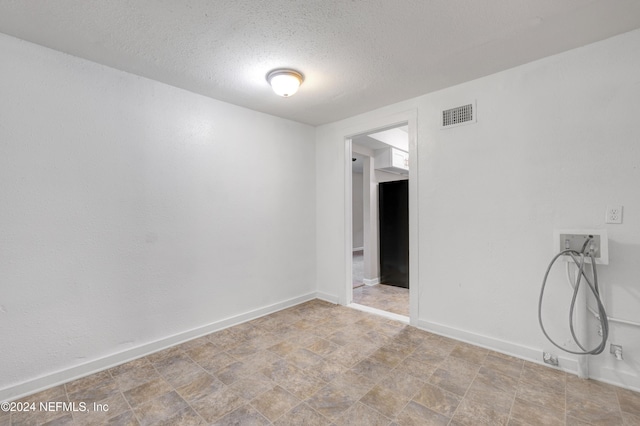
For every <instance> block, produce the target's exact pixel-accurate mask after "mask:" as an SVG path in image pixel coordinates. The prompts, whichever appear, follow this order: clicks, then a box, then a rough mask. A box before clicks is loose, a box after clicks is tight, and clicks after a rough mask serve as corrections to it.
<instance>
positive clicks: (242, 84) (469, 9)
mask: <svg viewBox="0 0 640 426" xmlns="http://www.w3.org/2000/svg"><path fill="white" fill-rule="evenodd" d="M636 28H640V1H638V0H430V1H427V0H405V1H389V0H360V1H358V0H352V1H347V0H295V1H293V0H270V1H258V0H182V1H178V0H108V1H102V0H55V1H54V0H51V1H37V0H0V32H3V33H6V34H9V35H12V36H15V37H18V38H21V39H24V40H28V41H31V42H34V43H37V44H41V45H43V46H47V47H51V48H53V49H57V50H60V51H63V52H66V53H70V54H72V55H75V56H79V57H83V58H86V59H89V60H92V61H95V62H98V63H101V64H104V65H108V66H110V67H113V68H117V69H120V70H124V71H128V72H131V73H134V74H138V75H141V76H144V77H148V78H152V79H155V80H158V81H161V82H164V83H167V84H171V85H173V86H177V87H181V88H183V89H187V90H190V91H192V92H196V93H200V94H203V95H206V96H210V97H212V98H215V99H219V100H222V101H226V102H230V103H233V104H237V105H241V106H245V107H248V108H251V109H254V110H258V111H264V112H267V113H269V114H273V115H277V116H281V117H286V118H290V119H292V120H296V121H300V122H304V123H309V124H313V125H317V124H323V123H327V122H332V121H335V120H339V119H342V118H346V117H349V116H352V115H355V114H358V113H362V112H366V111H369V110H372V109H374V108H377V107H380V106H384V105H388V104H391V103H393V102H397V101H400V100H404V99H408V98H411V97H415V96H418V95H422V94H425V93H428V92H431V91H435V90H438V89H441V88H444V87H449V86H452V85H455V84H458V83H461V82H464V81H468V80H472V79H475V78H478V77H481V76H484V75H488V74H492V73H495V72H497V71H501V70H504V69H507V68H511V67H514V66H517V65H520V64H523V63H526V62H530V61H533V60H536V59H539V58H542V57H545V56H549V55H552V54H555V53H558V52H562V51H565V50H568V49H571V48H574V47H578V46H582V45H585V44H588V43H591V42H594V41H597V40H601V39H604V38H608V37H610V36H613V35H616V34H620V33H623V32H626V31H630V30H632V29H636ZM280 67H293V68H296V69H298V70H300V71H301V72H302V73H303V74H304V75H305V77H306V81H305V83H304V84H303V86H302V87H301V89H300V91H299V92H298V93H297V94H296V95H295V96H294V97H292V98H286V99H285V98H280V97H277V96H276V95H274V94H273V93H272V92H271V91H270V88H269V86H268V85H267V83H266V81H265V75H266V74H267V72H269V71H270V70H272V69H274V68H280Z"/></svg>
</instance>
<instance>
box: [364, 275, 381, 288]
mask: <svg viewBox="0 0 640 426" xmlns="http://www.w3.org/2000/svg"><path fill="white" fill-rule="evenodd" d="M362 282H363V284H364V285H368V286H372V285H376V284H380V277H377V278H372V279H367V278H363V279H362Z"/></svg>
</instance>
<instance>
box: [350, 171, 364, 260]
mask: <svg viewBox="0 0 640 426" xmlns="http://www.w3.org/2000/svg"><path fill="white" fill-rule="evenodd" d="M351 184H352V191H351V199H352V202H351V205H352V210H351V212H352V215H353V228H352V232H353V249H354V250H355V249H362V247H363V246H364V240H363V231H364V222H363V221H364V212H363V208H364V206H363V203H364V197H363V195H364V193H363V181H362V173H359V172H352V173H351Z"/></svg>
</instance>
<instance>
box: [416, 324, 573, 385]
mask: <svg viewBox="0 0 640 426" xmlns="http://www.w3.org/2000/svg"><path fill="white" fill-rule="evenodd" d="M417 327H418V328H421V329H423V330H426V331H429V332H431V333H434V334H438V335H440V336H444V337H450V338H452V339H455V340H460V341H462V342H465V343H470V344H472V345H475V346H480V347H481V348H485V349H490V350H492V351H496V352H500V353H503V354H505V355H511V356H514V357H517V358H521V359H525V360H527V361H531V362H534V363H536V364H544V361H543V360H542V349H538V348H532V347H529V346H524V345H519V344H517V343H513V342H509V341H506V340H502V339H496V338H494V337H489V336H484V335H481V334H477V333H472V332H469V331H465V330H461V329H458V328H454V327H449V326H447V325H443V324H438V323H435V322H430V321H425V320H418V322H417ZM558 361H559V363H560V365H559V367H558V369H560V370H563V371H566V372H569V373H574V374H575V372H576V371H577V369H578V363H577V361H576V360H574V359H570V358H565V357H562V356H558ZM544 365H547V364H544ZM550 368H554V367H550Z"/></svg>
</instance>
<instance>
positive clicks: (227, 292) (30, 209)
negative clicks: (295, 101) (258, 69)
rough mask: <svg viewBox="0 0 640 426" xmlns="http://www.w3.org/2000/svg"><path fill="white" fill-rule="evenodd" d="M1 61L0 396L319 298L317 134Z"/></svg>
mask: <svg viewBox="0 0 640 426" xmlns="http://www.w3.org/2000/svg"><path fill="white" fill-rule="evenodd" d="M0 53H1V56H2V58H3V59H2V65H1V66H0V93H2V102H0V182H1V183H0V283H1V288H2V295H1V296H0V334H1V335H2V340H3V343H2V348H3V349H2V350H1V351H0V400H6V399H8V398H10V397H12V396H14V395H16V394H20V393H28V392H30V391H34V390H36V388H37V387H46V386H50V385H52V384H54V382H56V381H64V380H68V379H69V378H70V376H74V375H75V376H78V375H83V374H86V373H88V372H91V371H93V370H95V369H99V368H104V367H106V366H109V365H110V364H113V363H115V362H118V361H123V360H125V359H126V358H130V357H133V356H139V355H141V354H144V353H145V351H147V352H148V351H149V350H154V349H160V348H161V347H163V346H167V345H170V344H172V343H176V342H177V341H179V340H184V339H186V338H189V337H194V336H195V335H197V334H198V333H200V334H203V333H204V332H207V331H213V329H215V328H216V327H220V326H224V325H231V323H234V322H238V321H240V320H243V319H247V318H249V317H251V316H255V315H258V314H260V313H266V312H269V311H271V310H276V309H280V308H282V307H284V306H288V305H290V304H294V303H299V302H300V301H302V300H306V299H309V298H312V297H315V289H316V288H315V282H314V276H315V196H314V190H313V188H314V185H315V169H314V164H315V160H314V156H315V147H314V140H315V131H314V129H313V128H312V127H310V126H307V125H303V124H299V123H295V122H292V121H288V120H283V119H280V118H276V117H273V116H269V115H265V114H262V113H258V112H254V111H251V110H247V109H244V108H240V107H236V106H233V105H230V104H226V103H223V102H218V101H215V100H212V99H209V98H206V97H203V96H199V95H196V94H193V93H191V92H187V91H184V90H180V89H177V88H174V87H170V86H167V85H164V84H161V83H158V82H155V81H151V80H147V79H144V78H140V77H137V76H134V75H131V74H127V73H124V72H120V71H117V70H114V69H110V68H107V67H104V66H101V65H98V64H95V63H92V62H89V61H86V60H82V59H78V58H75V57H72V56H69V55H66V54H63V53H60V52H56V51H53V50H49V49H46V48H43V47H40V46H37V45H33V44H30V43H27V42H24V41H21V40H18V39H15V38H11V37H8V36H4V35H0Z"/></svg>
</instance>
